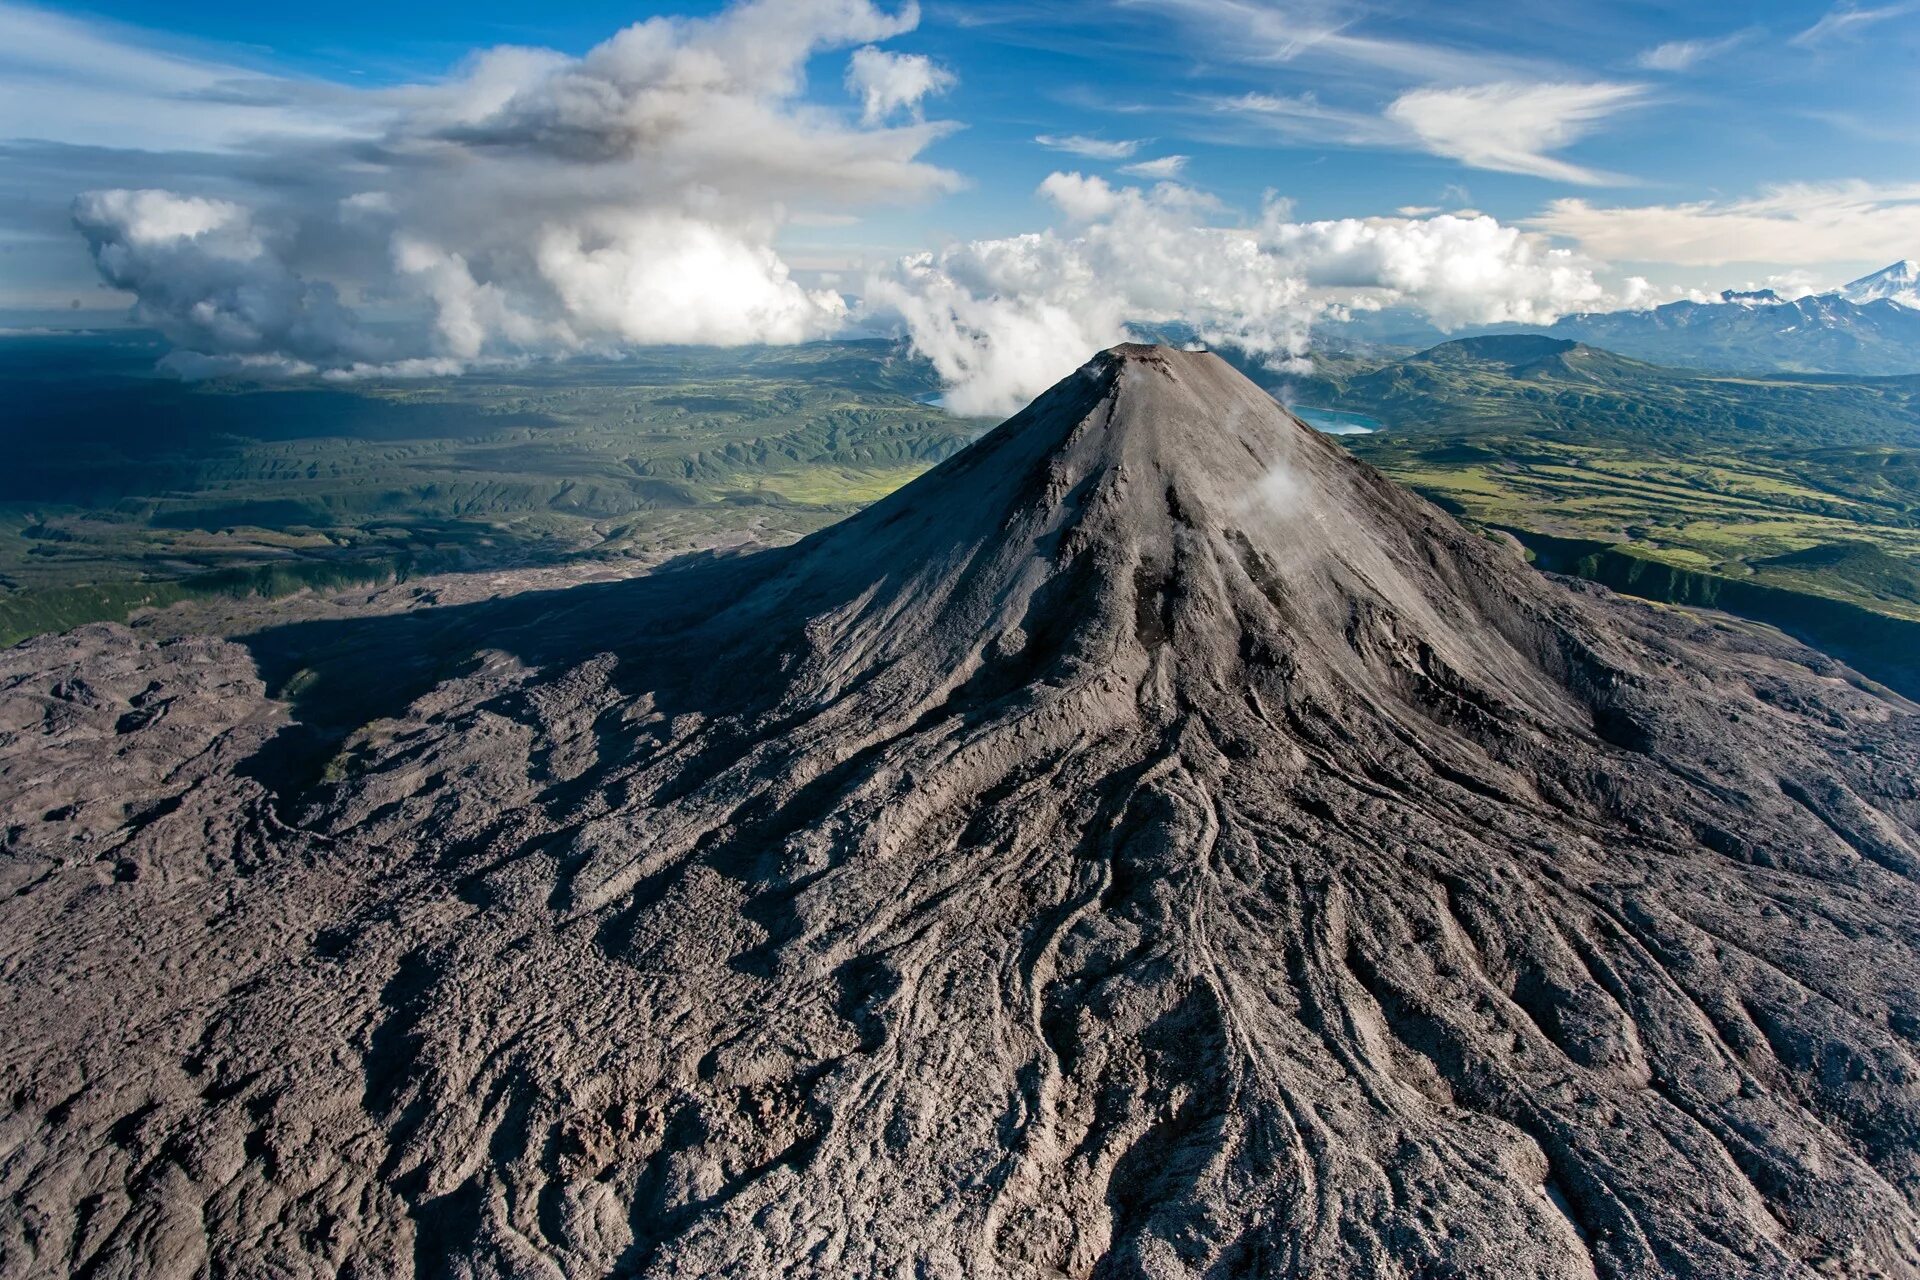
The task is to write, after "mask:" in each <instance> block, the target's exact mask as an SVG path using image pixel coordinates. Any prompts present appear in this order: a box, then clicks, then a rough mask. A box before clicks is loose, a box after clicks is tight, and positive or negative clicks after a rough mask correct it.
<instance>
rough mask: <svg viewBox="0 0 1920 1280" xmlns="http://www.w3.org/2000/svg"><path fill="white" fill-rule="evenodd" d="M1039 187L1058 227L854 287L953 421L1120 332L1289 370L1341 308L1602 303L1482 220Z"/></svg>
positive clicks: (1535, 310)
mask: <svg viewBox="0 0 1920 1280" xmlns="http://www.w3.org/2000/svg"><path fill="white" fill-rule="evenodd" d="M1040 190H1041V194H1043V195H1044V196H1045V197H1047V198H1048V199H1049V200H1050V201H1051V202H1052V203H1053V204H1054V205H1055V207H1056V208H1057V209H1058V210H1059V212H1060V224H1059V225H1056V226H1054V227H1050V228H1048V229H1047V230H1044V231H1040V232H1035V233H1032V234H1028V235H1021V236H1013V237H1008V238H1004V239H993V240H974V241H968V242H963V243H960V244H955V245H952V246H950V247H948V248H947V249H945V250H942V251H941V252H939V253H929V254H920V255H916V256H914V257H910V258H907V259H905V260H903V261H902V262H901V263H899V264H898V265H897V266H896V267H894V268H892V269H891V270H888V271H884V272H879V273H876V274H874V275H873V276H871V277H870V278H869V279H868V281H867V283H866V288H865V294H864V299H865V307H866V312H867V318H868V319H869V320H870V321H873V322H876V323H884V322H888V321H892V322H894V323H897V324H898V325H899V326H900V327H901V328H902V329H904V331H905V332H906V333H907V334H908V335H909V336H910V337H911V339H912V341H913V343H914V345H915V346H916V347H917V348H918V349H919V350H920V351H921V352H922V353H924V354H925V355H926V356H927V357H928V358H929V359H930V360H931V361H932V362H933V364H934V366H935V368H936V369H938V371H939V372H940V374H941V376H942V378H943V379H944V380H945V381H946V382H947V384H948V386H949V388H950V390H949V393H948V396H947V404H948V405H949V407H951V408H952V409H953V410H954V411H956V412H958V413H964V414H980V415H991V414H1000V413H1006V412H1010V411H1011V410H1013V409H1014V408H1017V407H1018V406H1019V405H1020V404H1022V403H1024V402H1025V401H1026V400H1028V399H1030V398H1031V397H1032V396H1034V395H1036V394H1037V393H1039V392H1040V391H1042V390H1044V389H1045V388H1046V387H1047V386H1049V385H1051V384H1052V383H1053V382H1055V381H1057V380H1059V379H1060V378H1061V377H1064V376H1065V375H1066V374H1067V373H1069V372H1071V371H1072V370H1073V369H1075V368H1076V367H1078V366H1079V364H1080V363H1081V362H1082V361H1084V360H1085V359H1086V358H1087V354H1088V353H1089V352H1091V351H1095V350H1098V349H1100V348H1103V347H1107V346H1111V345H1113V344H1114V343H1117V342H1121V341H1124V340H1125V339H1126V338H1127V336H1128V333H1129V326H1130V325H1154V324H1167V323H1174V322H1179V323H1183V324H1187V325H1191V326H1192V327H1193V328H1194V329H1195V330H1197V332H1198V333H1199V335H1200V337H1201V338H1202V339H1203V340H1205V341H1207V342H1210V343H1217V344H1223V345H1232V346H1236V347H1239V348H1241V349H1242V350H1245V351H1247V352H1249V353H1252V354H1253V355H1255V356H1258V357H1260V358H1262V359H1264V360H1265V361H1266V362H1267V363H1268V364H1269V365H1270V366H1271V367H1274V368H1280V369H1285V368H1289V367H1298V362H1299V361H1300V360H1301V359H1302V358H1303V357H1304V356H1305V354H1306V351H1307V345H1308V334H1309V325H1310V324H1311V322H1312V320H1313V318H1314V317H1315V316H1316V315H1319V314H1322V313H1324V312H1326V311H1328V310H1330V309H1333V308H1336V307H1340V306H1347V305H1354V304H1356V303H1357V304H1359V305H1380V304H1381V303H1383V302H1400V303H1406V304H1409V305H1412V306H1415V307H1418V308H1420V309H1421V310H1423V311H1425V312H1426V314H1427V315H1429V316H1430V317H1431V318H1432V319H1433V321H1434V323H1435V324H1437V325H1440V326H1441V327H1443V328H1454V327H1458V326H1460V325H1465V324H1474V323H1495V322H1501V321H1518V322H1529V323H1545V322H1549V321H1551V320H1553V319H1554V318H1555V317H1557V316H1558V315H1560V314H1561V313H1563V312H1565V311H1570V310H1581V309H1586V308H1590V307H1593V306H1596V305H1598V304H1600V303H1602V302H1603V301H1604V300H1605V299H1606V293H1605V290H1604V289H1602V288H1601V287H1600V285H1599V284H1598V283H1597V282H1596V281H1595V280H1594V277H1593V274H1592V271H1591V270H1590V268H1589V267H1588V266H1587V265H1586V264H1584V263H1583V262H1581V261H1580V260H1578V259H1577V258H1575V257H1574V255H1572V254H1571V253H1569V252H1567V251H1565V250H1557V249H1552V248H1549V247H1547V246H1546V245H1545V244H1543V243H1542V242H1541V241H1540V240H1538V239H1537V238H1536V237H1533V236H1530V235H1527V234H1525V233H1523V232H1521V231H1519V230H1517V229H1515V228H1512V227H1506V226H1502V225H1501V224H1500V223H1498V222H1496V221H1494V220H1493V219H1492V218H1487V217H1468V218H1463V217H1458V216H1453V215H1442V216H1439V217H1434V218H1423V219H1405V218H1369V219H1357V218H1347V219H1338V220H1333V221H1322V222H1295V221H1292V220H1291V219H1290V218H1289V216H1288V207H1287V205H1286V203H1285V202H1284V201H1280V200H1277V199H1269V200H1268V201H1267V203H1266V204H1265V205H1264V206H1263V207H1262V209H1261V212H1260V216H1259V217H1258V218H1257V219H1255V220H1253V221H1251V222H1236V221H1230V220H1225V217H1224V214H1225V211H1224V210H1223V209H1222V208H1221V206H1220V205H1219V204H1218V203H1217V202H1216V201H1214V200H1213V199H1211V198H1210V197H1208V196H1206V195H1204V194H1202V193H1200V192H1197V191H1194V190H1192V189H1191V188H1188V187H1183V186H1180V185H1178V184H1175V183H1162V184H1160V185H1158V186H1155V187H1153V188H1151V189H1144V190H1143V189H1140V188H1135V187H1117V186H1114V185H1112V184H1110V183H1108V182H1106V181H1105V180H1103V179H1101V178H1098V177H1089V176H1086V175H1084V174H1078V173H1056V174H1053V175H1051V176H1050V177H1049V178H1048V179H1047V180H1046V181H1045V182H1044V183H1043V184H1042V185H1041V188H1040Z"/></svg>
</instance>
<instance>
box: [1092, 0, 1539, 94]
mask: <svg viewBox="0 0 1920 1280" xmlns="http://www.w3.org/2000/svg"><path fill="white" fill-rule="evenodd" d="M1122 3H1125V4H1129V5H1134V6H1138V7H1141V8H1150V9H1152V10H1153V11H1154V12H1156V13H1170V14H1172V15H1173V16H1174V17H1176V18H1180V19H1182V20H1184V21H1185V22H1187V23H1188V24H1190V25H1191V26H1193V27H1195V28H1197V29H1198V30H1199V31H1201V32H1202V33H1203V35H1205V36H1206V37H1207V38H1208V40H1209V46H1208V47H1209V50H1210V52H1212V53H1214V54H1215V55H1216V56H1219V57H1223V58H1231V59H1233V60H1235V61H1239V62H1251V63H1270V64H1271V63H1282V64H1284V63H1292V62H1296V61H1319V62H1326V63H1331V64H1336V65H1340V66H1342V67H1343V68H1358V69H1360V70H1362V71H1368V72H1378V73H1385V74H1387V75H1391V76H1398V77H1405V78H1409V79H1413V80H1419V81H1429V82H1432V81H1451V82H1455V83H1470V82H1472V81H1476V80H1487V79H1491V78H1495V77H1508V76H1520V75H1532V74H1535V73H1536V72H1537V71H1538V68H1536V67H1533V66H1532V65H1531V64H1530V63H1529V62H1528V61H1527V60H1525V59H1522V58H1516V57H1510V56H1507V55H1502V54H1495V53H1490V52H1483V51H1480V50H1466V49H1462V48H1460V47H1457V46H1455V45H1451V44H1443V43H1440V42H1437V41H1426V42H1422V41H1417V40H1405V39H1397V38H1393V37H1387V36H1377V35H1370V34H1367V33H1366V32H1365V31H1363V30H1361V29H1360V28H1361V26H1362V25H1363V22H1364V19H1365V18H1366V16H1367V15H1366V12H1365V8H1364V6H1362V5H1360V4H1356V3H1346V2H1343V0H1122Z"/></svg>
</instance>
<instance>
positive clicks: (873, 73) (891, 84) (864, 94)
mask: <svg viewBox="0 0 1920 1280" xmlns="http://www.w3.org/2000/svg"><path fill="white" fill-rule="evenodd" d="M956 83H958V80H957V77H955V75H954V74H953V72H951V71H949V70H947V69H946V68H945V67H943V66H941V65H940V64H939V63H937V62H935V61H934V60H933V59H932V58H929V57H927V56H926V55H925V54H920V53H888V52H887V51H886V50H884V49H876V48H875V47H873V46H872V45H868V46H866V47H865V48H864V49H856V50H854V53H853V57H852V58H850V59H848V61H847V88H848V89H849V90H850V91H852V92H853V94H854V95H855V96H856V97H858V98H860V99H861V101H862V103H863V109H862V112H861V119H863V120H865V121H866V123H868V124H878V123H879V122H880V121H882V120H885V119H887V118H888V117H889V116H891V115H893V114H894V113H895V112H898V111H905V112H909V113H913V114H916V115H917V114H918V112H919V110H920V104H921V102H922V101H923V100H925V99H926V98H927V97H928V96H930V95H932V94H936V93H945V92H946V91H947V90H948V89H951V88H952V87H953V86H954V85H955V84H956Z"/></svg>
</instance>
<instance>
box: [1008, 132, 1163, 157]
mask: <svg viewBox="0 0 1920 1280" xmlns="http://www.w3.org/2000/svg"><path fill="white" fill-rule="evenodd" d="M1034 141H1035V142H1037V143H1039V144H1040V145H1041V146H1043V147H1045V148H1047V149H1048V150H1049V151H1064V152H1066V153H1067V154H1068V155H1075V156H1080V157H1082V158H1084V159H1087V160H1127V159H1131V158H1132V156H1133V154H1134V153H1135V152H1136V151H1138V150H1140V148H1141V147H1142V146H1143V145H1145V144H1144V142H1143V141H1142V140H1141V139H1139V138H1114V139H1107V138H1089V137H1087V136H1086V135H1085V134H1079V133H1069V134H1052V133H1043V134H1041V135H1039V136H1038V137H1036V138H1035V139H1034Z"/></svg>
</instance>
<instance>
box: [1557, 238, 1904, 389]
mask: <svg viewBox="0 0 1920 1280" xmlns="http://www.w3.org/2000/svg"><path fill="white" fill-rule="evenodd" d="M1902 265H1903V266H1911V265H1913V264H1902ZM1896 270H1897V268H1893V267H1889V268H1888V269H1887V270H1886V271H1883V272H1880V273H1878V274H1877V275H1874V276H1869V277H1867V279H1866V280H1865V281H1856V282H1855V284H1853V285H1849V286H1848V288H1847V292H1839V293H1822V294H1812V295H1809V296H1807V297H1804V298H1792V299H1787V298H1782V297H1780V295H1778V294H1777V293H1774V292H1773V291H1772V290H1770V289H1756V290H1751V291H1744V292H1743V291H1738V290H1728V291H1727V292H1725V293H1722V294H1721V295H1720V297H1719V299H1718V300H1717V301H1713V302H1694V301H1682V302H1669V303H1667V304H1665V305H1664V306H1658V307H1654V308H1653V309H1652V310H1649V311H1610V312H1598V313H1586V314H1581V315H1571V316H1566V317H1564V318H1562V319H1561V320H1560V321H1558V322H1557V323H1555V324H1553V325H1551V326H1550V327H1548V328H1547V329H1546V330H1544V332H1546V333H1548V334H1551V335H1552V336H1553V337H1556V338H1571V339H1573V340H1574V341H1576V342H1584V343H1587V344H1589V345H1591V346H1596V347H1604V348H1606V349H1607V350H1609V351H1617V352H1619V353H1620V354H1622V355H1626V356H1632V357H1633V358H1634V359H1636V360H1650V361H1652V362H1654V363H1655V364H1668V365H1682V366H1686V367H1690V368H1704V369H1724V370H1740V371H1756V372H1776V371H1777V372H1794V373H1850V374H1864V375H1867V376H1879V375H1888V374H1907V373H1920V300H1911V301H1904V302H1903V301H1898V300H1896V299H1895V298H1894V297H1892V296H1889V295H1880V296H1876V297H1873V298H1859V299H1856V298H1855V297H1853V296H1851V291H1852V290H1853V289H1854V288H1856V287H1858V286H1860V285H1863V284H1866V283H1867V282H1868V281H1878V280H1881V279H1883V278H1891V275H1892V273H1893V272H1895V271H1896ZM1910 297H1911V295H1910Z"/></svg>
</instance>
